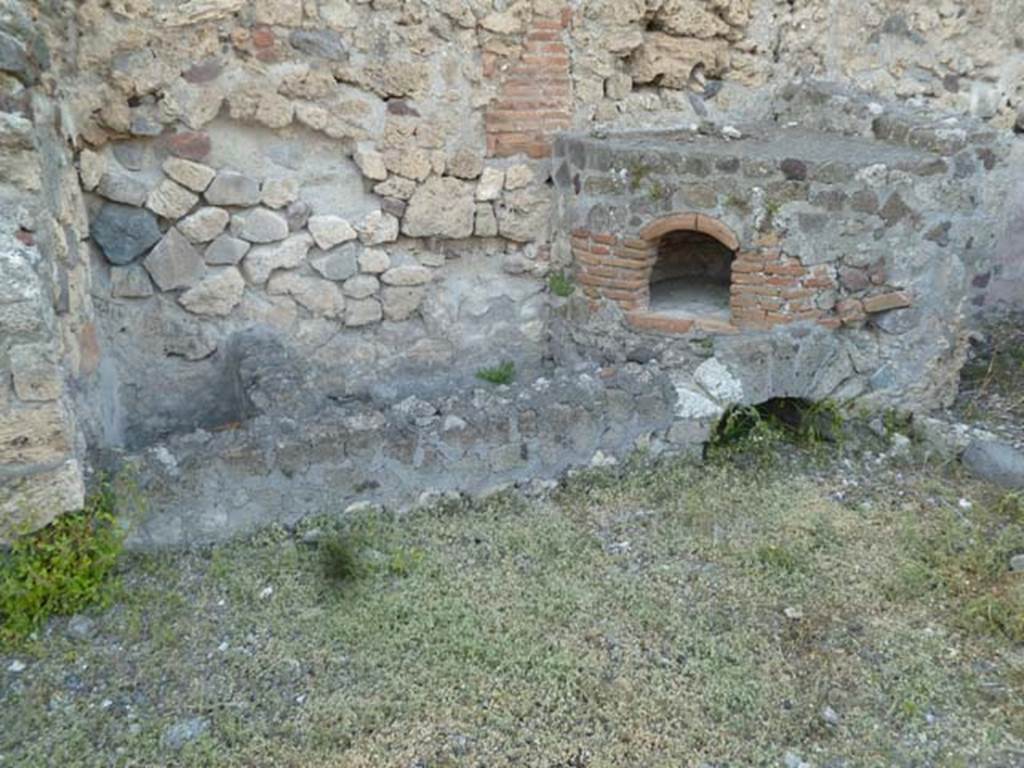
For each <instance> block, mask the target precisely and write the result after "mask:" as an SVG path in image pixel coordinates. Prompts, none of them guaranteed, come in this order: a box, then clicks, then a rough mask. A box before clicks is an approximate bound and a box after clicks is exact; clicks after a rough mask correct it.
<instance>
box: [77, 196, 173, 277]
mask: <svg viewBox="0 0 1024 768" xmlns="http://www.w3.org/2000/svg"><path fill="white" fill-rule="evenodd" d="M90 234H91V235H92V239H93V240H94V241H95V242H96V244H97V245H98V246H99V247H100V250H102V251H103V255H104V256H106V257H107V261H109V262H110V263H111V264H119V265H123V264H129V263H131V262H132V261H134V260H135V259H136V258H138V257H139V256H141V255H142V254H144V253H145V252H146V251H148V250H149V249H150V248H152V247H153V246H154V245H156V244H157V243H158V242H159V241H160V227H158V226H157V223H156V217H155V216H154V215H153V214H152V213H150V212H149V211H144V210H142V209H140V208H133V207H130V206H127V205H119V204H117V203H107V204H106V205H104V206H103V207H102V208H100V212H99V213H98V214H97V216H96V218H95V219H94V220H93V221H92V224H91V226H90Z"/></svg>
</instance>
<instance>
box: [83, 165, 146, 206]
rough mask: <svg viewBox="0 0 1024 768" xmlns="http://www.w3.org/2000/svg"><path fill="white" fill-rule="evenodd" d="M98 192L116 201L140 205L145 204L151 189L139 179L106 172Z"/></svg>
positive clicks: (97, 189)
mask: <svg viewBox="0 0 1024 768" xmlns="http://www.w3.org/2000/svg"><path fill="white" fill-rule="evenodd" d="M96 192H97V193H98V194H100V195H101V196H103V197H105V198H107V200H111V201H113V202H115V203H124V204H125V205H133V206H136V207H138V206H140V205H143V204H145V202H146V198H147V197H148V196H149V189H148V188H147V187H146V185H145V184H143V183H142V182H141V181H139V180H138V179H133V178H132V177H131V176H124V175H122V174H119V173H105V174H103V177H102V178H101V179H100V183H99V186H98V187H97V188H96Z"/></svg>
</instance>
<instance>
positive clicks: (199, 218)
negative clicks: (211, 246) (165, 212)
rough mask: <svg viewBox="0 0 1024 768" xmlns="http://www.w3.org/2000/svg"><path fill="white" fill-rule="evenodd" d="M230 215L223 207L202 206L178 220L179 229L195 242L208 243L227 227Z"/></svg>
mask: <svg viewBox="0 0 1024 768" xmlns="http://www.w3.org/2000/svg"><path fill="white" fill-rule="evenodd" d="M230 218H231V217H230V215H229V214H228V212H227V211H225V210H224V209H223V208H213V207H206V208H200V209H199V210H198V211H196V212H195V213H193V214H192V215H191V216H188V217H186V218H184V219H182V220H181V221H179V222H178V230H179V231H180V232H181V234H183V235H184V236H185V237H187V238H188V239H189V240H190V241H192V242H193V243H208V242H210V241H211V240H214V239H215V238H217V237H218V236H219V235H220V234H221V233H222V232H223V231H224V229H225V228H226V227H227V225H228V221H229V220H230Z"/></svg>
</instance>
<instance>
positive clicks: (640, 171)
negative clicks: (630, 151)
mask: <svg viewBox="0 0 1024 768" xmlns="http://www.w3.org/2000/svg"><path fill="white" fill-rule="evenodd" d="M653 170H654V169H653V168H652V167H651V166H649V165H647V164H646V163H643V162H640V161H637V162H635V163H633V164H632V165H631V166H629V168H627V169H626V171H627V172H628V173H629V189H630V191H631V192H637V191H639V190H640V187H642V186H643V183H644V179H646V178H647V177H648V176H650V175H651V172H652V171H653Z"/></svg>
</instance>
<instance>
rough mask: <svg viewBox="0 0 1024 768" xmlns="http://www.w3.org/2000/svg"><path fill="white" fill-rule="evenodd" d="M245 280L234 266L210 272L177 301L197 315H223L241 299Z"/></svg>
mask: <svg viewBox="0 0 1024 768" xmlns="http://www.w3.org/2000/svg"><path fill="white" fill-rule="evenodd" d="M244 292H245V280H244V279H243V278H242V275H241V273H239V271H238V270H237V269H236V268H235V267H227V268H226V269H222V270H219V271H217V272H211V273H210V274H208V275H207V276H206V277H204V278H203V279H202V280H201V281H200V282H199V283H197V284H196V285H195V286H193V287H192V288H189V289H188V290H187V291H185V292H184V293H183V294H181V296H180V297H179V299H178V302H179V303H180V304H181V306H183V307H184V308H185V309H187V310H188V311H189V312H192V313H194V314H197V315H215V316H220V317H223V316H224V315H227V314H229V313H230V312H231V310H232V309H234V308H235V307H236V306H238V302H240V301H241V300H242V294H243V293H244Z"/></svg>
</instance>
